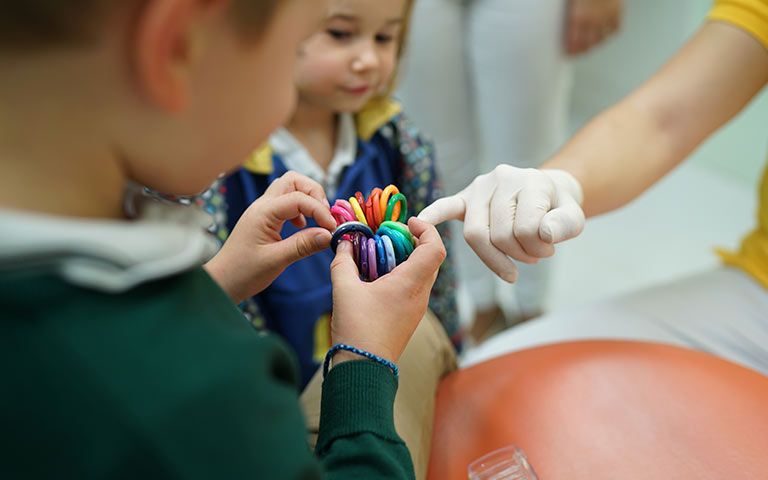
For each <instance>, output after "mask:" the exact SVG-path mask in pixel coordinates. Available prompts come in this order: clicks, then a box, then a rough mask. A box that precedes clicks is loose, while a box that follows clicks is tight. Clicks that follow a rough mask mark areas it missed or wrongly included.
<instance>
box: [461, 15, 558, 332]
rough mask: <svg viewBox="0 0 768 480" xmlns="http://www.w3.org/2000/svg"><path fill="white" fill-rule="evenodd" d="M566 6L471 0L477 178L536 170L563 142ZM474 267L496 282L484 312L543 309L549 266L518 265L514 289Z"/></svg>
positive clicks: (522, 315) (518, 314)
mask: <svg viewBox="0 0 768 480" xmlns="http://www.w3.org/2000/svg"><path fill="white" fill-rule="evenodd" d="M566 4H567V0H555V1H546V2H542V1H540V0H474V1H472V2H470V3H469V6H468V23H467V33H468V46H467V51H468V64H469V68H470V72H471V82H472V86H473V98H474V101H475V111H476V115H477V132H478V133H477V135H478V139H479V141H478V146H479V151H478V153H479V154H480V158H481V172H482V173H485V172H488V171H490V170H492V169H493V168H494V167H495V166H496V165H498V164H501V163H507V164H511V165H514V166H516V167H537V166H539V165H540V164H541V163H543V162H544V161H545V160H546V159H547V158H548V157H549V156H550V155H552V154H553V153H555V150H556V149H557V148H558V147H559V146H560V145H561V143H562V142H563V141H564V140H565V138H566V135H567V128H568V126H567V122H568V110H569V106H570V91H571V83H572V82H571V68H570V63H569V61H568V58H567V56H566V53H565V49H564V41H563V32H564V25H565V19H566ZM474 263H475V268H474V269H473V270H472V271H473V274H474V275H475V276H480V275H482V276H484V277H485V278H488V279H491V278H493V279H494V281H495V283H496V294H495V298H496V303H495V304H492V305H490V307H492V308H493V307H496V305H498V306H499V307H501V309H502V310H503V311H504V313H505V316H506V317H507V320H508V321H509V322H510V323H516V322H517V321H520V320H525V319H527V318H531V317H533V316H536V315H538V314H540V313H541V312H542V309H543V305H544V302H545V294H546V292H547V285H548V277H549V265H548V264H549V262H548V261H544V262H541V263H540V264H538V265H520V264H518V265H519V266H520V276H519V277H518V281H517V283H516V284H515V285H512V286H510V285H508V284H506V283H504V282H502V281H501V280H499V279H496V278H495V277H494V276H493V274H492V272H491V271H490V270H488V269H487V268H485V267H484V265H483V264H482V263H481V262H480V261H479V260H478V259H474ZM473 284H478V285H485V284H486V283H485V282H479V281H473V282H470V285H473ZM472 294H473V297H474V295H475V292H474V291H473V292H472ZM486 307H488V305H477V311H478V313H479V315H478V322H480V321H481V319H482V318H483V317H484V316H485V317H487V316H488V315H489V314H490V315H491V316H495V314H496V313H497V312H498V310H497V309H496V311H495V312H494V311H490V312H489V311H488V310H484V308H486ZM487 320H488V319H487V318H486V321H487Z"/></svg>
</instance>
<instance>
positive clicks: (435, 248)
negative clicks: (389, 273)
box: [393, 218, 446, 288]
mask: <svg viewBox="0 0 768 480" xmlns="http://www.w3.org/2000/svg"><path fill="white" fill-rule="evenodd" d="M408 227H409V229H410V231H411V234H413V235H415V236H416V237H417V238H418V239H419V242H418V246H417V247H416V248H415V249H414V250H413V253H411V255H410V256H409V257H408V260H406V261H405V262H403V263H401V264H400V265H398V267H397V269H396V270H395V271H393V273H396V274H397V275H399V276H400V280H401V281H402V282H403V283H404V285H405V286H406V288H421V287H423V285H425V284H429V285H430V286H431V284H432V283H433V282H434V281H435V276H436V275H437V270H438V269H439V268H440V265H441V264H442V263H443V260H445V255H446V253H445V245H443V240H442V239H441V238H440V234H439V233H438V232H437V229H436V228H435V227H434V226H433V225H431V224H429V223H427V222H424V221H421V220H419V219H417V218H411V219H410V220H409V221H408ZM409 285H412V287H409Z"/></svg>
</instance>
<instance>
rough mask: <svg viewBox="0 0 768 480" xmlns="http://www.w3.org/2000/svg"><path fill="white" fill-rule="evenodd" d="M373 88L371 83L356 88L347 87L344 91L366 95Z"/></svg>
mask: <svg viewBox="0 0 768 480" xmlns="http://www.w3.org/2000/svg"><path fill="white" fill-rule="evenodd" d="M370 90H371V87H370V85H361V86H359V87H355V88H345V89H344V91H345V92H347V93H349V94H351V95H365V94H366V93H368V92H369V91H370Z"/></svg>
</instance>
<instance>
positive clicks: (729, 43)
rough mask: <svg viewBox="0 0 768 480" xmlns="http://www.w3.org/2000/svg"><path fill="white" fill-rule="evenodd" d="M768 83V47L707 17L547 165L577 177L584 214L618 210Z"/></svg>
mask: <svg viewBox="0 0 768 480" xmlns="http://www.w3.org/2000/svg"><path fill="white" fill-rule="evenodd" d="M735 52H738V54H735ZM734 72H738V74H735V73H734ZM766 82H768V50H766V48H765V46H764V45H762V44H761V43H760V42H758V41H757V40H756V39H755V38H754V37H752V36H751V35H749V34H748V33H747V32H745V31H743V30H741V29H739V28H738V27H735V26H733V25H730V24H725V23H722V22H709V23H707V24H706V25H705V26H704V27H703V28H702V29H701V30H700V31H699V32H698V33H697V34H696V35H695V36H694V37H693V38H692V39H691V40H690V41H689V42H688V43H687V44H686V46H685V47H684V48H683V49H682V50H681V51H680V52H678V53H677V54H676V55H675V56H674V57H673V58H672V60H670V61H669V62H668V63H667V65H665V66H664V68H662V69H661V70H660V71H659V72H658V73H657V74H656V75H654V76H653V77H652V78H651V79H650V80H648V81H647V82H645V83H644V84H643V85H642V86H640V87H639V88H638V89H637V90H636V91H635V92H633V93H632V94H630V95H629V96H628V97H627V98H625V99H624V100H622V101H621V102H619V103H618V104H616V105H615V106H613V107H611V108H609V109H608V110H606V111H605V112H603V113H602V114H600V115H599V116H597V117H596V118H595V119H594V120H592V121H591V122H589V124H587V126H586V127H584V128H583V129H582V130H581V131H580V132H579V133H577V134H576V135H575V136H574V138H573V139H572V140H571V141H570V142H569V143H568V144H567V145H566V146H565V147H564V148H563V149H562V150H561V151H560V152H558V153H557V154H556V155H555V156H554V157H553V158H552V159H551V160H550V161H549V162H547V163H546V164H545V165H544V166H543V167H542V168H559V169H563V170H567V171H569V172H571V173H572V174H573V175H574V176H575V177H576V178H577V179H578V180H579V182H580V183H581V185H582V188H583V191H584V204H583V208H584V212H585V214H586V215H587V216H591V215H597V214H600V213H604V212H607V211H610V210H613V209H615V208H618V207H620V206H622V205H625V204H626V203H628V202H629V201H631V200H632V199H634V198H635V197H637V196H638V195H640V194H641V193H642V192H643V191H645V190H646V189H647V188H648V187H650V186H651V185H653V183H655V182H656V181H658V180H659V179H660V178H661V177H663V176H664V175H666V174H667V173H668V172H669V171H670V170H672V169H673V168H674V167H675V166H676V165H678V164H679V163H680V162H681V161H683V160H684V159H685V158H686V157H687V156H688V155H689V154H690V153H691V152H692V151H693V150H694V149H695V148H696V147H697V146H698V145H699V144H700V143H701V142H702V141H703V140H705V139H706V138H707V137H708V136H709V135H710V134H711V133H712V132H714V131H716V130H717V129H718V128H720V127H721V126H722V125H723V124H725V123H726V122H727V121H728V120H730V119H731V118H732V117H733V116H734V115H736V114H737V113H738V112H739V111H740V110H741V109H742V108H743V107H744V106H745V105H746V104H747V103H749V101H750V100H751V99H752V98H753V97H754V95H755V94H757V92H759V91H760V89H761V88H762V87H763V86H764V85H765V84H766Z"/></svg>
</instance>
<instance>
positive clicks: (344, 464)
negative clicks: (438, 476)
mask: <svg viewBox="0 0 768 480" xmlns="http://www.w3.org/2000/svg"><path fill="white" fill-rule="evenodd" d="M396 392H397V380H396V378H395V376H394V375H393V374H392V372H391V371H390V370H389V368H387V367H385V366H383V365H380V364H378V363H375V362H371V361H368V360H359V361H351V362H344V363H341V364H339V365H337V366H335V367H333V368H332V369H331V370H330V372H328V376H327V378H326V379H325V382H324V383H323V396H322V407H321V408H322V411H321V414H320V432H319V436H318V441H317V448H316V450H315V453H316V454H317V455H318V456H319V457H320V458H321V460H322V462H323V465H324V468H325V473H326V475H325V478H327V479H329V480H334V479H349V478H365V479H367V480H375V479H379V478H381V479H413V478H414V472H413V463H412V462H411V456H410V453H409V452H408V448H407V447H406V446H405V443H404V442H403V440H402V439H401V438H400V436H399V435H398V434H397V432H396V431H395V424H394V414H393V406H394V402H395V393H396Z"/></svg>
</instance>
